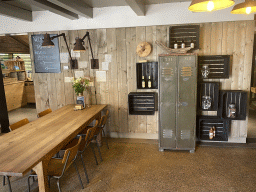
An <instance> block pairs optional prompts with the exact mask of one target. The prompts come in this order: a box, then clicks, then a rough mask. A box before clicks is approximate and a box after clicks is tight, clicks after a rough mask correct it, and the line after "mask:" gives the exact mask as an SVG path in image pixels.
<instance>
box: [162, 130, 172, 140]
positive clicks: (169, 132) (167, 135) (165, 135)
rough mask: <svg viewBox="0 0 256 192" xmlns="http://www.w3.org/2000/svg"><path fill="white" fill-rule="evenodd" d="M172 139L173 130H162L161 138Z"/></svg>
mask: <svg viewBox="0 0 256 192" xmlns="http://www.w3.org/2000/svg"><path fill="white" fill-rule="evenodd" d="M172 137H173V130H170V129H163V138H172Z"/></svg>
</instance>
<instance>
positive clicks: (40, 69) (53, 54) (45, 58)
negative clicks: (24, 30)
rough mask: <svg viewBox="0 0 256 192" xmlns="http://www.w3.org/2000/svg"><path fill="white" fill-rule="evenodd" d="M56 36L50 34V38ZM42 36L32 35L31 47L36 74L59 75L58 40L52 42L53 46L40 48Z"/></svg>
mask: <svg viewBox="0 0 256 192" xmlns="http://www.w3.org/2000/svg"><path fill="white" fill-rule="evenodd" d="M55 35H56V34H51V35H50V37H52V36H55ZM43 39H44V35H43V34H40V35H32V47H33V53H34V63H35V72H36V73H60V72H61V69H60V51H59V41H58V38H55V39H53V40H52V42H53V43H54V45H55V46H52V47H42V46H41V45H42V42H43Z"/></svg>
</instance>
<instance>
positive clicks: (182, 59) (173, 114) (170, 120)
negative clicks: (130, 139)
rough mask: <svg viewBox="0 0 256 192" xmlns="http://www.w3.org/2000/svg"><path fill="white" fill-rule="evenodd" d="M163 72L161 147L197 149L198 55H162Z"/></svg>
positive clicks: (160, 80) (160, 61)
mask: <svg viewBox="0 0 256 192" xmlns="http://www.w3.org/2000/svg"><path fill="white" fill-rule="evenodd" d="M159 74H160V75H159V150H160V151H163V150H164V149H172V150H190V152H194V150H195V142H196V93H197V91H196V89H197V56H196V55H192V54H188V55H179V56H175V55H172V56H160V57H159Z"/></svg>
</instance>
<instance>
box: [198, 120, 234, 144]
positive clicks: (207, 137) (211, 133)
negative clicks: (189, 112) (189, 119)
mask: <svg viewBox="0 0 256 192" xmlns="http://www.w3.org/2000/svg"><path fill="white" fill-rule="evenodd" d="M229 128H230V120H227V119H219V118H218V117H209V116H200V117H197V137H198V139H199V140H200V141H228V132H229Z"/></svg>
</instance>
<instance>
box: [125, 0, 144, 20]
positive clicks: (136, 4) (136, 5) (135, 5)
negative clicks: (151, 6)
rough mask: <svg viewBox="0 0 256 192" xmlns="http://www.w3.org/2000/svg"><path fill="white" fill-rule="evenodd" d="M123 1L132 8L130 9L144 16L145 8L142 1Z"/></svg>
mask: <svg viewBox="0 0 256 192" xmlns="http://www.w3.org/2000/svg"><path fill="white" fill-rule="evenodd" d="M125 2H126V3H127V4H128V5H129V6H130V7H131V8H132V10H133V11H134V12H135V13H136V14H137V15H138V16H145V14H146V8H145V5H144V4H143V3H142V1H138V0H125Z"/></svg>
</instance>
